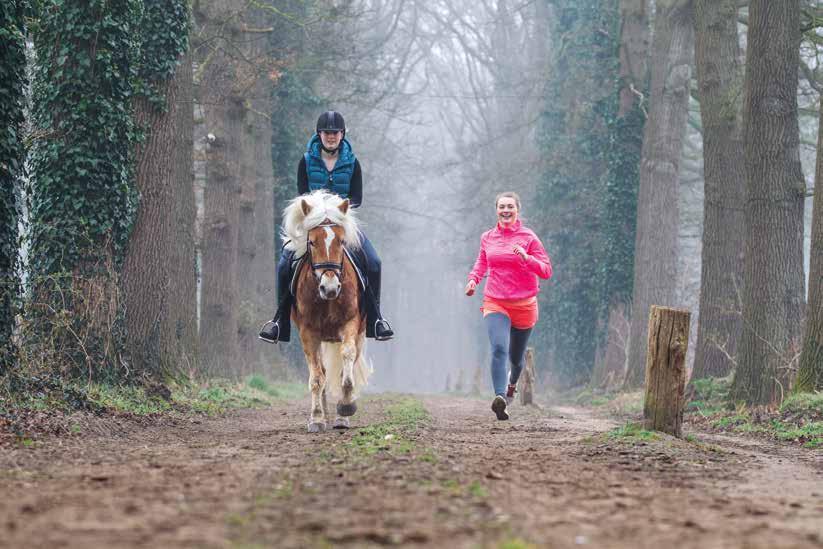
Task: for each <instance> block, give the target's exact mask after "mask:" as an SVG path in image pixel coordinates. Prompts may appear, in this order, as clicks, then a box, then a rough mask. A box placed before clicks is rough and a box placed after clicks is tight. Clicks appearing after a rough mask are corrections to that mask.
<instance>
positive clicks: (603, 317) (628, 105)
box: [590, 0, 651, 388]
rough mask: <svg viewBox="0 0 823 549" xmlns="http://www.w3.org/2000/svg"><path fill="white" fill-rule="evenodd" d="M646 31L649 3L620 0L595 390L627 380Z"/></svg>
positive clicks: (604, 204)
mask: <svg viewBox="0 0 823 549" xmlns="http://www.w3.org/2000/svg"><path fill="white" fill-rule="evenodd" d="M650 30H651V29H650V26H649V0H620V70H619V74H618V80H617V86H616V88H617V89H616V90H614V92H613V96H612V101H611V104H610V109H609V115H608V117H607V120H608V127H609V142H608V147H607V149H606V151H607V152H606V154H607V158H608V161H607V163H608V170H607V176H606V186H605V191H604V200H603V201H602V204H601V205H602V208H603V210H602V212H601V215H602V217H603V233H604V240H605V247H604V249H603V254H602V260H601V266H600V268H599V269H598V277H599V279H600V280H599V287H600V291H601V293H602V297H601V299H600V307H601V309H600V314H599V325H600V326H603V327H605V332H606V333H605V334H601V338H600V339H599V343H600V345H601V352H600V353H599V354H598V356H597V357H596V361H595V365H594V371H593V372H592V379H591V382H590V383H591V386H592V387H595V388H609V387H615V386H617V385H619V384H620V383H622V381H623V378H624V376H625V368H626V351H627V349H626V347H627V345H626V344H627V339H628V321H629V311H630V308H631V300H632V282H633V273H634V241H635V236H636V234H635V227H636V223H637V190H638V187H639V185H640V154H641V152H642V149H643V131H644V128H645V124H646V111H647V109H648V100H647V99H646V98H647V96H648V78H649V74H648V55H649V38H650Z"/></svg>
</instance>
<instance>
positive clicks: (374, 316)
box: [366, 265, 394, 341]
mask: <svg viewBox="0 0 823 549" xmlns="http://www.w3.org/2000/svg"><path fill="white" fill-rule="evenodd" d="M380 271H381V269H380V267H379V265H378V268H377V269H376V270H374V271H370V272H369V273H368V281H367V283H366V337H373V338H374V339H376V340H377V341H386V340H389V339H391V338H392V337H394V330H392V328H391V325H390V324H389V321H388V320H386V319H385V318H383V315H382V314H380V274H381V273H380Z"/></svg>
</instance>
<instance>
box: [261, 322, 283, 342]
mask: <svg viewBox="0 0 823 549" xmlns="http://www.w3.org/2000/svg"><path fill="white" fill-rule="evenodd" d="M279 322H280V319H277V320H274V319H271V320H268V321H266V322H264V323H263V324H262V325H261V326H260V333H259V334H257V339H259V340H260V341H265V342H266V343H273V344H276V343H277V340H278V338H279V337H280V324H279ZM269 324H271V325H272V327H271V328H270V329H268V330H267V329H266V326H268V325H269Z"/></svg>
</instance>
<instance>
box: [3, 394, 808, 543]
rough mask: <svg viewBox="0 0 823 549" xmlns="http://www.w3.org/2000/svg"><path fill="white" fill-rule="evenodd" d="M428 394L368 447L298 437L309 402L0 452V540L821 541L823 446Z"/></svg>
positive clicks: (369, 407) (344, 436)
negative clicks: (499, 413)
mask: <svg viewBox="0 0 823 549" xmlns="http://www.w3.org/2000/svg"><path fill="white" fill-rule="evenodd" d="M397 402H398V397H396V396H376V397H371V398H369V399H367V400H365V401H364V402H362V403H361V411H360V412H358V416H356V417H357V421H356V422H355V424H356V425H364V424H378V423H380V422H381V421H384V420H385V418H386V412H387V410H389V409H390V407H391V406H396V403H397ZM423 404H424V406H425V408H426V409H427V410H428V411H429V413H430V415H431V418H432V419H431V421H430V422H429V423H428V424H426V425H423V426H420V427H418V428H417V429H416V430H414V431H412V432H410V433H407V434H406V435H405V436H401V433H398V439H396V440H395V439H392V440H389V441H387V442H386V447H385V449H383V450H380V451H378V452H376V453H374V454H369V453H368V452H364V451H360V450H357V449H356V448H353V446H352V445H353V444H354V442H356V437H358V434H357V433H358V429H352V430H350V431H348V432H344V433H340V432H327V433H323V434H320V435H309V434H307V433H306V432H305V416H306V411H307V406H306V404H305V403H292V404H291V405H286V404H284V405H282V406H281V407H275V408H269V409H263V410H247V411H243V412H239V413H234V414H231V415H229V416H226V417H221V418H216V419H209V420H185V421H176V422H168V423H165V424H163V425H159V426H154V427H138V426H133V427H131V428H128V429H126V430H125V431H123V432H120V433H117V434H115V435H111V434H109V435H105V436H104V435H99V434H98V435H86V436H84V435H80V436H76V437H70V438H58V439H50V440H47V441H44V442H42V443H38V444H35V445H34V446H33V447H29V448H22V447H19V446H17V447H9V446H6V447H4V448H0V547H84V548H85V547H136V546H144V547H295V548H297V547H332V546H335V547H336V546H346V547H369V546H382V545H389V544H392V545H402V546H421V547H449V548H450V549H457V548H462V547H508V548H512V549H513V548H518V547H531V546H537V547H552V548H566V547H580V546H589V547H626V548H629V547H631V548H645V547H648V548H652V547H654V548H659V547H678V548H681V547H682V548H692V547H693V548H698V547H699V548H701V549H702V548H714V547H718V548H721V547H722V548H726V547H730V548H731V547H740V548H747V549H749V548H751V549H754V548H764V549H765V548H776V547H786V548H789V547H798V548H800V547H804V548H805V547H823V456H821V453H820V452H817V453H815V452H813V451H807V450H801V449H792V448H787V447H778V446H773V445H770V444H765V443H762V442H753V441H750V440H747V439H738V438H732V437H721V436H716V435H715V436H710V435H705V436H704V435H700V434H698V440H699V442H686V441H677V440H673V439H669V438H663V439H661V440H657V441H641V440H637V439H625V440H623V439H610V438H608V437H605V436H603V435H602V433H605V432H607V431H609V430H610V429H613V428H614V427H615V424H613V423H612V422H610V421H609V420H604V419H599V418H595V417H592V416H590V415H587V414H586V413H585V412H583V411H580V410H575V409H565V408H564V409H553V410H549V411H544V410H538V409H536V408H529V409H526V410H524V409H522V408H515V410H514V414H513V419H512V421H509V422H498V421H496V420H494V419H493V416H492V414H491V412H490V411H489V410H488V409H487V408H488V403H487V402H486V401H481V400H471V399H454V398H446V397H427V398H424V399H423ZM390 434H391V433H390ZM360 436H362V434H361V435H360ZM389 438H392V437H389ZM401 438H402V444H401V443H400V442H401V440H400V439H401ZM532 544H533V545H532Z"/></svg>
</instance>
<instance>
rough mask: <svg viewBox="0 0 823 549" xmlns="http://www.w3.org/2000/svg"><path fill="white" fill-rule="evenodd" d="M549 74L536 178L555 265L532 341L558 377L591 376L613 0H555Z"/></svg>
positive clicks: (612, 76)
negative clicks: (540, 174)
mask: <svg viewBox="0 0 823 549" xmlns="http://www.w3.org/2000/svg"><path fill="white" fill-rule="evenodd" d="M555 20H556V25H555V28H554V29H553V31H552V33H551V36H552V37H553V41H554V48H553V51H555V52H557V53H556V57H555V59H554V66H553V70H552V73H551V74H552V76H551V78H550V81H549V84H548V91H547V94H546V95H547V97H548V100H547V102H546V108H545V111H544V112H543V114H542V117H541V122H540V127H539V129H538V131H539V134H540V141H541V143H542V145H543V148H544V160H545V163H546V164H545V165H546V171H545V176H544V178H543V181H542V182H541V183H540V185H539V186H538V192H537V198H536V201H537V204H538V207H539V208H538V209H539V210H540V212H541V213H540V214H539V216H535V217H534V218H532V219H533V221H532V222H533V223H534V224H535V226H536V227H537V228H538V229H539V230H540V234H542V235H546V238H547V243H546V246H547V249H549V250H550V253H551V257H552V263H553V264H554V266H555V275H554V277H553V284H552V287H551V289H550V290H549V291H546V292H543V293H542V294H541V304H540V306H541V313H542V314H543V315H545V317H548V320H547V321H546V322H542V323H541V324H539V325H538V326H539V328H538V332H537V334H536V336H537V337H536V338H535V339H536V343H539V342H541V341H543V342H545V343H547V344H548V347H549V348H550V349H552V350H553V353H552V356H553V361H552V362H553V363H552V364H551V365H550V367H551V368H552V370H553V372H554V374H555V376H556V379H557V380H558V381H559V382H560V383H561V384H563V385H570V384H578V383H582V382H586V381H588V379H589V375H590V372H591V368H592V365H593V364H594V357H595V349H596V344H597V339H598V325H597V324H598V323H597V320H598V318H597V317H598V309H599V306H598V303H599V300H600V297H601V296H600V289H599V288H598V280H599V279H598V276H597V270H598V265H599V264H600V263H601V253H602V250H603V247H604V244H603V240H602V222H603V219H602V217H601V212H602V205H601V201H602V200H603V194H604V193H603V188H604V183H605V175H606V172H607V163H608V159H607V154H606V151H608V139H609V132H608V125H607V119H608V116H609V113H610V111H611V110H613V109H612V105H613V96H614V94H613V93H612V90H613V83H614V82H615V80H616V76H617V68H618V59H617V47H616V43H617V42H616V40H617V36H618V34H619V26H618V24H619V17H618V12H617V2H616V1H615V0H585V1H579V0H568V1H561V2H557V3H555Z"/></svg>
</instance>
